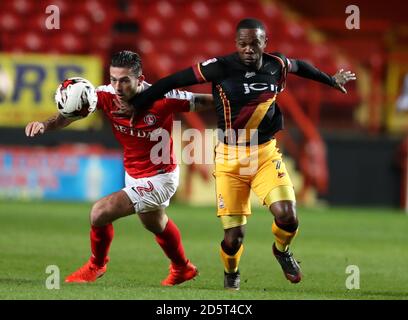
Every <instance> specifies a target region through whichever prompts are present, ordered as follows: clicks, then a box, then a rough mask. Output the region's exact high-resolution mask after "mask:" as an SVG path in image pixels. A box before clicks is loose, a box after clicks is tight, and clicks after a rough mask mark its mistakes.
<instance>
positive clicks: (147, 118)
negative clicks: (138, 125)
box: [144, 113, 157, 126]
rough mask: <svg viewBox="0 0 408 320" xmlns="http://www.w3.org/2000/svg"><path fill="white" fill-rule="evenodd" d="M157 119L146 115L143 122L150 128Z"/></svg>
mask: <svg viewBox="0 0 408 320" xmlns="http://www.w3.org/2000/svg"><path fill="white" fill-rule="evenodd" d="M156 121H157V119H156V116H155V115H153V114H151V113H149V114H148V115H146V116H145V117H144V122H145V123H146V124H147V125H148V126H152V125H154V124H155V123H156Z"/></svg>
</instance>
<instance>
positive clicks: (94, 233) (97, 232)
mask: <svg viewBox="0 0 408 320" xmlns="http://www.w3.org/2000/svg"><path fill="white" fill-rule="evenodd" d="M113 234H114V232H113V225H112V223H110V224H107V225H106V226H102V227H95V226H92V227H91V233H90V236H91V248H92V256H91V262H92V263H94V264H96V265H97V266H100V267H102V266H104V265H105V263H106V262H107V256H108V252H109V248H110V244H111V242H112V239H113Z"/></svg>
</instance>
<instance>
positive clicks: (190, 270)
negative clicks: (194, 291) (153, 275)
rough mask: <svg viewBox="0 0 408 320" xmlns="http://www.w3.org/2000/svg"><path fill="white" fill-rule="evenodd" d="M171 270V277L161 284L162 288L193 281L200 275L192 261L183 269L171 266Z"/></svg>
mask: <svg viewBox="0 0 408 320" xmlns="http://www.w3.org/2000/svg"><path fill="white" fill-rule="evenodd" d="M169 270H170V273H169V275H168V276H167V278H166V279H164V280H163V281H162V282H161V285H162V286H174V285H176V284H180V283H183V282H184V281H187V280H191V279H193V278H194V277H196V276H197V275H198V270H197V268H196V266H195V265H193V264H192V263H191V262H190V261H188V262H187V264H186V265H185V266H183V267H179V266H175V265H173V264H170V268H169Z"/></svg>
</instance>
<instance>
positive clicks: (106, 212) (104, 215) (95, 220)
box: [90, 201, 112, 227]
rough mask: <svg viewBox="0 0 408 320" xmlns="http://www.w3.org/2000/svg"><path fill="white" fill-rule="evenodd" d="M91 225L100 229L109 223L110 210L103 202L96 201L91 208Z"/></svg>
mask: <svg viewBox="0 0 408 320" xmlns="http://www.w3.org/2000/svg"><path fill="white" fill-rule="evenodd" d="M90 220H91V225H93V226H96V227H101V226H104V225H106V224H107V223H110V222H112V221H110V209H109V205H108V204H107V203H106V202H105V201H97V202H96V203H94V205H93V206H92V210H91V216H90Z"/></svg>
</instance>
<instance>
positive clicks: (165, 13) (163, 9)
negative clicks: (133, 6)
mask: <svg viewBox="0 0 408 320" xmlns="http://www.w3.org/2000/svg"><path fill="white" fill-rule="evenodd" d="M146 11H147V12H146V15H147V16H149V17H152V16H154V17H157V18H159V19H161V20H166V19H170V18H173V17H175V16H176V10H175V8H174V5H173V4H172V2H171V1H166V0H161V1H153V2H152V3H150V4H149V6H148V8H147V10H146Z"/></svg>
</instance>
